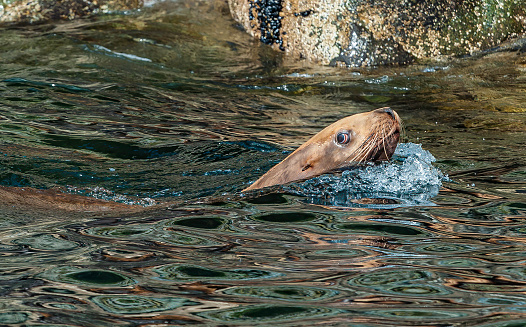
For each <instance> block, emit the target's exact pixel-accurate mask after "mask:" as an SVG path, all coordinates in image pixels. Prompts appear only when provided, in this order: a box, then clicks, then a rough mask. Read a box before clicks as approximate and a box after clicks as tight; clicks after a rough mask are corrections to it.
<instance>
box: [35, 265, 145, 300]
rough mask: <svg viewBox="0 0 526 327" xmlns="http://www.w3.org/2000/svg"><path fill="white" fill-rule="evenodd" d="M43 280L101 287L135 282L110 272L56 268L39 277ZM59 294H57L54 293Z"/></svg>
mask: <svg viewBox="0 0 526 327" xmlns="http://www.w3.org/2000/svg"><path fill="white" fill-rule="evenodd" d="M38 276H39V277H41V278H44V279H49V280H55V281H61V282H66V283H74V284H88V285H100V286H112V287H116V286H127V285H131V284H134V283H135V281H134V280H133V279H131V278H129V277H127V276H125V275H123V274H120V273H116V272H113V271H109V270H99V269H82V268H77V267H68V266H66V267H56V268H52V269H49V270H47V271H45V272H43V273H42V274H39V275H38ZM54 293H57V292H54Z"/></svg>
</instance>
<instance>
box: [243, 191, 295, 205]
mask: <svg viewBox="0 0 526 327" xmlns="http://www.w3.org/2000/svg"><path fill="white" fill-rule="evenodd" d="M246 201H247V202H248V203H252V204H284V203H288V201H287V199H285V197H284V196H283V194H277V193H271V194H266V195H262V196H258V197H256V198H253V199H249V200H246Z"/></svg>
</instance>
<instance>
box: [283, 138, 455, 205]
mask: <svg viewBox="0 0 526 327" xmlns="http://www.w3.org/2000/svg"><path fill="white" fill-rule="evenodd" d="M435 161H436V159H435V157H433V155H432V154H431V153H429V151H426V150H423V149H422V146H421V145H420V144H413V143H403V144H399V145H398V147H397V148H396V151H395V153H394V155H393V158H392V159H391V161H389V162H383V163H380V164H377V165H372V164H371V165H366V166H362V167H357V168H356V169H352V170H346V171H343V172H342V173H341V175H340V174H337V175H335V174H327V175H322V176H319V177H315V178H312V179H309V180H307V181H305V182H302V183H294V184H291V185H289V186H287V187H286V189H287V190H288V191H289V192H292V193H295V194H298V195H301V196H305V197H307V200H308V202H310V203H315V204H322V205H330V206H343V207H374V208H392V207H400V206H422V205H426V206H427V205H434V203H433V202H431V201H430V199H431V198H433V197H434V196H436V195H437V194H438V191H439V190H440V187H441V186H442V182H443V181H447V180H449V179H448V177H447V176H446V175H444V174H443V173H442V172H441V171H440V170H439V169H437V168H436V167H434V166H433V164H432V163H433V162H435ZM360 199H381V201H359V200H360ZM385 200H388V201H385Z"/></svg>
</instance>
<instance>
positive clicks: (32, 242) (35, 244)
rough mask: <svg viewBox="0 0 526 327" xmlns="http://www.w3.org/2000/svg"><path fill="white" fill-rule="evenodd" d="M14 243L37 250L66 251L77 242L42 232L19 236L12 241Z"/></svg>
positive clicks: (72, 247)
mask: <svg viewBox="0 0 526 327" xmlns="http://www.w3.org/2000/svg"><path fill="white" fill-rule="evenodd" d="M13 243H15V244H23V245H28V246H30V247H32V248H33V249H39V250H53V251H60V250H62V251H67V250H72V249H74V248H76V247H78V244H77V243H75V242H72V241H68V240H65V239H61V238H57V237H55V236H53V235H49V234H43V235H35V236H30V237H26V238H19V239H16V240H14V241H13Z"/></svg>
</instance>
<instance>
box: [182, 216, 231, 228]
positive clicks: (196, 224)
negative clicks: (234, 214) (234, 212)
mask: <svg viewBox="0 0 526 327" xmlns="http://www.w3.org/2000/svg"><path fill="white" fill-rule="evenodd" d="M172 223H173V224H174V225H179V226H186V227H193V228H203V229H217V228H219V227H221V226H222V225H223V224H224V223H225V220H224V219H221V218H186V219H180V220H176V221H173V222H172Z"/></svg>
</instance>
